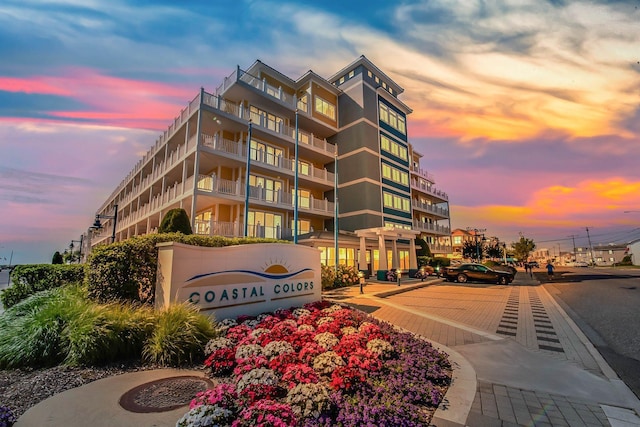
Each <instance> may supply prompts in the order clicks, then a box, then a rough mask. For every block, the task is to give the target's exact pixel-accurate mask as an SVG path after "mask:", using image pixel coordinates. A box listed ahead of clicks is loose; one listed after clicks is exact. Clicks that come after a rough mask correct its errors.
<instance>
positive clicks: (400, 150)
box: [380, 135, 409, 160]
mask: <svg viewBox="0 0 640 427" xmlns="http://www.w3.org/2000/svg"><path fill="white" fill-rule="evenodd" d="M380 148H381V149H382V150H384V151H386V152H387V153H389V154H392V155H394V156H396V157H398V158H400V159H402V160H408V159H409V155H408V151H407V149H406V147H404V146H402V145H400V144H398V143H397V142H395V141H392V140H391V139H389V138H387V137H386V136H384V135H380Z"/></svg>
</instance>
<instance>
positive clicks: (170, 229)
mask: <svg viewBox="0 0 640 427" xmlns="http://www.w3.org/2000/svg"><path fill="white" fill-rule="evenodd" d="M158 233H182V234H193V231H192V230H191V221H189V216H188V215H187V211H185V210H184V209H182V208H175V209H171V210H169V212H167V213H166V215H165V216H164V218H162V222H161V223H160V227H158Z"/></svg>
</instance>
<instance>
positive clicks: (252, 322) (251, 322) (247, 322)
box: [242, 319, 259, 329]
mask: <svg viewBox="0 0 640 427" xmlns="http://www.w3.org/2000/svg"><path fill="white" fill-rule="evenodd" d="M258 323H259V322H258V321H257V320H250V319H248V320H245V321H244V322H242V324H243V325H245V326H248V327H250V328H251V329H253V328H255V327H256V326H258Z"/></svg>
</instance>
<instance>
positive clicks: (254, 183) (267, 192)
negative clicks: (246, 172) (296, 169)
mask: <svg viewBox="0 0 640 427" xmlns="http://www.w3.org/2000/svg"><path fill="white" fill-rule="evenodd" d="M249 185H250V186H251V187H255V188H256V191H258V194H257V196H258V198H259V199H261V200H265V201H267V202H276V203H277V202H278V201H279V200H278V198H279V195H280V192H281V191H282V182H280V181H276V180H273V179H270V178H265V177H262V176H254V175H250V176H249Z"/></svg>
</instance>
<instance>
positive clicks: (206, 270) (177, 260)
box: [155, 242, 322, 320]
mask: <svg viewBox="0 0 640 427" xmlns="http://www.w3.org/2000/svg"><path fill="white" fill-rule="evenodd" d="M157 246H158V279H157V283H156V297H155V300H156V308H162V307H167V306H169V305H171V304H175V303H181V302H184V301H189V302H191V303H193V304H195V305H196V306H198V307H199V308H200V310H201V311H202V312H205V313H207V314H211V315H213V316H215V318H216V319H218V320H221V319H224V318H228V317H237V316H239V315H242V314H245V315H257V314H260V313H264V312H271V311H274V310H276V309H278V308H289V307H299V306H302V305H304V304H306V303H310V302H314V301H318V300H320V299H321V298H322V276H321V270H320V251H319V250H318V249H314V248H310V247H307V246H301V245H292V244H286V243H260V244H252V245H237V246H226V247H223V248H206V247H201V246H191V245H185V244H182V243H175V242H167V243H159V244H158V245H157Z"/></svg>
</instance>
